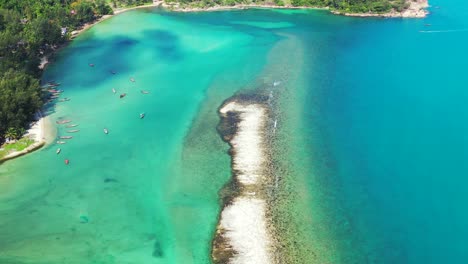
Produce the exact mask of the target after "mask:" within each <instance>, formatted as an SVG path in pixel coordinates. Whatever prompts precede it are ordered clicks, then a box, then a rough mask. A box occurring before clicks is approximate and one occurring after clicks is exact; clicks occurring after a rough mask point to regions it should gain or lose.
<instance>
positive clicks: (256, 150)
mask: <svg viewBox="0 0 468 264" xmlns="http://www.w3.org/2000/svg"><path fill="white" fill-rule="evenodd" d="M219 112H220V115H221V116H222V117H223V118H224V119H227V118H228V116H230V115H236V116H237V118H236V119H238V120H239V121H238V122H237V124H235V125H236V126H237V129H236V132H235V134H234V135H233V136H232V138H231V139H230V140H229V144H230V145H231V153H232V171H233V175H232V177H233V181H234V182H235V185H236V186H238V188H239V190H240V192H239V193H238V195H236V196H235V197H231V198H232V200H231V202H230V203H229V204H228V205H226V206H225V207H224V209H223V210H222V212H221V217H220V221H219V223H218V227H217V235H216V236H217V238H215V240H214V241H215V242H214V244H213V259H214V260H215V262H216V263H255V264H264V263H265V264H267V263H272V260H273V258H272V256H271V255H272V250H271V248H272V247H271V245H270V241H271V238H270V235H269V232H268V228H267V226H268V225H267V224H268V221H267V219H266V216H265V215H266V201H265V199H264V198H263V197H262V191H261V189H262V183H263V180H264V179H265V177H268V175H265V170H264V165H265V153H264V151H263V144H264V140H265V139H264V133H265V132H264V131H265V129H264V128H265V124H266V118H267V115H266V109H265V108H264V106H262V105H261V104H255V103H253V104H250V103H246V104H243V103H238V102H236V101H232V102H229V103H227V104H226V105H224V106H223V107H222V108H221V109H220V111H219ZM216 241H220V243H216ZM229 253H230V254H229Z"/></svg>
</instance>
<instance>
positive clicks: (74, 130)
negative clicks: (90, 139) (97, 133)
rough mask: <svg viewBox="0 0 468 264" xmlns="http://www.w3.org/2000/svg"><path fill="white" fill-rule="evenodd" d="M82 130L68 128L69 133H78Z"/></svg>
mask: <svg viewBox="0 0 468 264" xmlns="http://www.w3.org/2000/svg"><path fill="white" fill-rule="evenodd" d="M78 131H80V130H79V129H73V130H67V132H68V133H76V132H78Z"/></svg>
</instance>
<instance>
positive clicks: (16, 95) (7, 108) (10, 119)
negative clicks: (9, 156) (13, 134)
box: [0, 69, 43, 138]
mask: <svg viewBox="0 0 468 264" xmlns="http://www.w3.org/2000/svg"><path fill="white" fill-rule="evenodd" d="M42 104H43V101H42V99H41V90H40V86H39V82H38V80H36V79H34V78H33V77H32V76H30V75H28V74H26V73H24V72H17V71H14V70H12V69H10V70H8V71H7V72H5V73H4V74H3V75H2V76H1V78H0V137H1V135H4V134H5V132H6V131H7V129H10V128H11V129H16V130H18V131H21V129H24V128H25V127H26V126H27V125H28V123H29V122H30V121H31V120H32V119H33V116H34V114H35V113H36V112H37V111H38V110H39V109H40V108H41V107H42ZM2 138H3V137H2Z"/></svg>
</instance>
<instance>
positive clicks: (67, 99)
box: [59, 97, 70, 102]
mask: <svg viewBox="0 0 468 264" xmlns="http://www.w3.org/2000/svg"><path fill="white" fill-rule="evenodd" d="M67 101H70V98H66V97H65V98H63V99H59V102H67Z"/></svg>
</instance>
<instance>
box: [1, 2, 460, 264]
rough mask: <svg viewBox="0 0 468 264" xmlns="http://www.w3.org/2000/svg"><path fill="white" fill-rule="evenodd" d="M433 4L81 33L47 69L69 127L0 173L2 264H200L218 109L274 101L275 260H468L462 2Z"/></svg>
mask: <svg viewBox="0 0 468 264" xmlns="http://www.w3.org/2000/svg"><path fill="white" fill-rule="evenodd" d="M431 4H432V5H433V6H437V5H439V4H440V5H441V7H440V8H435V7H432V8H431V11H432V12H433V14H431V15H430V16H429V17H428V18H426V19H422V20H418V19H356V18H347V17H338V16H333V15H330V14H328V13H327V12H326V11H304V10H297V11H294V10H265V9H252V10H243V11H229V12H211V13H172V12H166V11H163V10H158V9H153V10H138V11H131V12H127V13H124V14H122V15H119V16H116V17H113V18H111V19H109V20H106V21H104V22H102V23H100V24H98V25H97V26H95V27H93V28H92V29H90V30H88V31H87V32H85V33H84V34H82V35H81V36H80V37H79V38H77V39H76V40H74V41H73V42H72V43H71V45H69V46H68V47H67V48H65V49H64V50H63V51H62V52H60V54H59V55H58V58H57V60H56V62H55V63H54V64H53V65H51V66H50V67H49V68H48V69H47V71H46V72H45V74H44V81H48V80H56V81H57V82H60V83H61V84H62V85H61V86H60V88H61V89H64V91H65V92H64V95H63V96H64V97H69V98H71V100H70V101H68V102H63V103H57V104H56V105H54V106H51V107H50V109H49V111H50V118H51V119H52V120H53V121H54V122H55V121H56V120H59V119H71V120H72V121H73V122H72V123H76V124H79V126H77V127H76V129H79V130H80V131H79V132H77V133H74V134H70V135H73V136H74V138H73V139H71V140H69V141H68V142H67V144H64V145H60V146H58V145H56V144H51V145H48V146H47V147H45V148H43V149H41V150H40V151H37V152H36V153H34V154H31V155H28V156H25V157H22V158H19V159H16V160H14V161H9V162H6V163H4V164H2V165H0V216H1V217H0V263H210V250H211V239H212V237H213V233H214V229H215V226H216V222H217V217H218V214H219V210H220V193H219V191H220V190H221V189H222V188H223V186H224V185H225V184H226V183H227V182H228V181H229V177H230V157H229V155H228V146H227V145H226V144H225V143H224V142H223V141H222V140H221V138H220V137H219V135H218V133H217V131H216V126H217V124H218V122H219V118H218V116H217V109H218V107H219V106H220V105H221V104H222V102H223V101H224V100H226V99H228V98H229V97H231V96H233V95H235V94H237V93H265V92H270V91H271V92H272V94H273V98H274V99H273V100H274V102H275V103H274V104H273V106H274V109H273V111H274V113H275V115H276V118H277V119H278V132H277V134H276V137H275V138H274V141H273V142H272V149H273V150H274V151H275V153H276V163H277V165H278V166H277V167H278V168H277V174H278V175H279V177H280V181H279V184H278V186H277V187H275V189H274V191H273V195H275V196H277V197H278V199H277V202H276V203H275V205H276V208H275V209H274V210H273V212H274V213H276V221H277V223H278V225H279V230H280V231H281V233H282V234H283V237H281V239H282V241H283V242H282V243H283V245H284V246H285V247H284V249H283V250H282V251H281V252H282V253H284V254H288V255H289V257H288V258H287V260H289V261H290V262H291V263H294V262H295V263H466V262H467V261H468V250H467V248H466V244H467V243H466V242H467V239H466V237H467V235H468V227H466V222H467V221H468V213H467V210H466V199H467V196H466V194H465V193H466V191H465V190H466V187H465V186H466V185H467V183H468V180H467V178H466V176H467V175H468V166H467V165H466V164H468V163H467V162H466V161H467V157H468V153H467V152H468V137H467V136H466V135H467V134H468V126H467V124H466V120H468V110H467V109H466V103H465V102H466V101H467V99H468V93H467V92H466V89H465V88H466V87H465V86H466V84H467V82H468V77H467V76H468V75H467V74H466V73H465V69H466V62H465V56H466V50H465V49H466V47H465V46H466V43H467V40H468V31H466V28H468V24H467V22H465V19H464V17H465V16H466V14H467V13H468V5H467V4H466V3H464V2H462V1H457V0H450V1H445V2H444V3H442V2H441V3H431ZM425 24H431V26H430V27H428V26H425ZM421 31H425V32H421ZM90 63H93V64H94V65H95V66H94V67H90V66H88V65H89V64H90ZM112 71H115V74H112V73H111V72H112ZM130 78H134V79H135V82H131V81H130ZM275 81H280V84H279V85H278V86H273V85H272V83H273V82H275ZM112 88H114V89H115V90H116V91H117V92H116V94H113V92H112ZM141 90H148V91H150V93H149V94H142V93H141V92H140V91H141ZM122 93H126V94H127V95H126V96H125V97H124V98H122V99H120V98H119V94H122ZM142 112H144V113H146V116H145V118H144V119H140V118H139V114H140V113H142ZM54 126H56V128H57V134H58V135H68V134H69V133H67V132H66V131H67V130H68V129H67V128H65V127H64V125H55V124H54ZM104 128H107V129H108V130H109V134H108V135H106V134H104V133H103V129H104ZM57 147H61V148H62V152H61V153H60V154H59V155H57V154H56V153H55V150H56V148H57ZM64 159H69V160H70V164H69V165H68V166H66V165H65V164H64ZM293 261H294V262H293Z"/></svg>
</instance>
